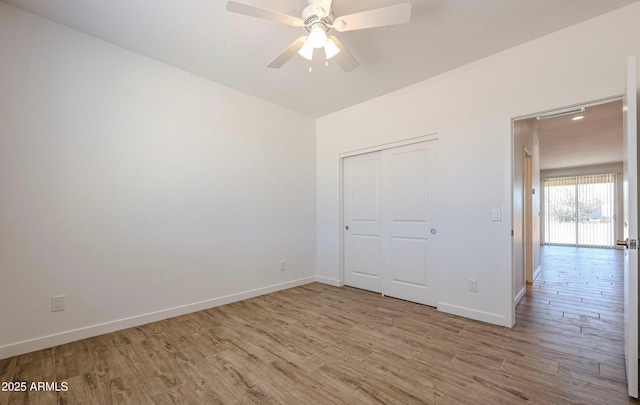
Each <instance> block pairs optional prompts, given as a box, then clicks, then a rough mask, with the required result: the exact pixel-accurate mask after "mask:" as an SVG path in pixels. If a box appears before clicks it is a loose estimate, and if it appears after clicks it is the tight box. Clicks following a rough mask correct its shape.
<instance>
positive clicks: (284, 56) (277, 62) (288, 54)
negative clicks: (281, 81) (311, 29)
mask: <svg viewBox="0 0 640 405" xmlns="http://www.w3.org/2000/svg"><path fill="white" fill-rule="evenodd" d="M306 40H307V37H306V36H301V37H300V38H298V39H296V40H295V41H293V43H292V44H291V45H289V46H288V47H287V49H285V50H284V51H282V52H281V53H280V55H278V56H276V57H275V58H274V59H273V60H272V61H271V62H269V64H268V65H267V66H268V67H270V68H276V69H277V68H279V67H281V66H282V65H284V64H285V63H287V62H288V61H289V59H291V58H293V57H294V56H295V54H296V53H298V51H299V50H300V48H302V46H303V45H304V41H306Z"/></svg>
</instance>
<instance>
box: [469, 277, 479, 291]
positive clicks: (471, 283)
mask: <svg viewBox="0 0 640 405" xmlns="http://www.w3.org/2000/svg"><path fill="white" fill-rule="evenodd" d="M469 291H470V292H478V281H477V280H474V279H472V278H470V279H469Z"/></svg>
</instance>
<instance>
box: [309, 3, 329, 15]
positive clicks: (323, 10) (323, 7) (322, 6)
mask: <svg viewBox="0 0 640 405" xmlns="http://www.w3.org/2000/svg"><path fill="white" fill-rule="evenodd" d="M331 2H332V0H313V3H312V4H313V12H314V13H316V14H317V15H318V17H320V18H322V17H326V16H328V15H329V13H330V12H331Z"/></svg>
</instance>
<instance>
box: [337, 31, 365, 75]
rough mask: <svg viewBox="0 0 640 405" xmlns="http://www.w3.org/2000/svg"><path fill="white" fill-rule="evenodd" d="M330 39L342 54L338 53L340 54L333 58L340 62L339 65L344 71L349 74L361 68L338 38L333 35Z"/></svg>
mask: <svg viewBox="0 0 640 405" xmlns="http://www.w3.org/2000/svg"><path fill="white" fill-rule="evenodd" d="M329 38H331V40H333V42H335V44H336V46H337V47H338V48H339V49H340V52H338V54H337V55H336V56H334V57H333V60H335V61H336V62H338V65H340V67H341V68H342V70H344V71H345V72H346V73H349V72H351V71H352V70H353V69H355V68H357V67H358V66H360V64H359V63H358V61H357V60H356V58H354V57H353V55H351V54H350V53H349V51H348V50H347V48H345V46H344V45H342V42H340V40H339V39H338V38H336V37H334V36H333V35H332V36H330V37H329Z"/></svg>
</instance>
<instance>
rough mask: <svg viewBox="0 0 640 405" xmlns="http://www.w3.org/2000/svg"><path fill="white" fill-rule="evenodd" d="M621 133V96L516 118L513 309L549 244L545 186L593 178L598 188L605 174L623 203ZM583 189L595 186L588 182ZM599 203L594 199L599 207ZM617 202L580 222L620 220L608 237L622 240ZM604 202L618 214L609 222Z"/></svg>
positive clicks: (596, 224) (588, 225)
mask: <svg viewBox="0 0 640 405" xmlns="http://www.w3.org/2000/svg"><path fill="white" fill-rule="evenodd" d="M622 132H623V128H622V101H621V98H619V97H616V98H611V99H606V100H601V101H596V102H592V103H589V104H584V105H580V106H574V107H568V108H564V109H561V110H555V111H550V112H546V113H539V114H535V115H530V116H526V117H522V118H518V119H514V121H513V148H514V149H513V156H514V158H513V274H514V297H513V299H514V305H517V303H518V302H519V301H520V300H521V299H522V297H523V296H524V295H525V294H526V286H527V284H530V283H532V282H533V281H534V280H535V279H536V277H537V276H538V275H539V273H540V271H541V269H542V267H541V263H540V248H541V246H543V245H545V244H549V243H550V241H548V240H546V239H545V235H548V234H549V230H550V229H547V227H549V222H548V221H544V218H545V214H547V213H546V212H545V204H544V202H545V198H547V196H545V193H544V191H545V187H544V185H545V183H546V182H547V184H549V183H548V181H549V180H553V179H558V178H569V177H574V178H575V177H579V176H592V177H589V179H591V180H589V181H588V182H587V183H589V182H591V183H594V184H595V183H599V180H598V181H596V180H597V179H600V178H601V177H602V176H603V175H604V176H605V177H606V178H607V179H614V180H613V182H614V183H613V185H614V186H615V190H616V193H617V194H616V195H615V199H616V201H618V200H619V201H621V200H622V198H621V187H619V186H620V184H619V182H620V181H619V180H615V179H616V178H617V177H616V176H617V175H618V174H621V173H622ZM612 175H613V176H612ZM618 177H619V176H618ZM602 178H604V177H602ZM593 179H596V180H593ZM583 183H584V182H583ZM580 187H582V188H585V187H586V188H589V187H590V186H588V185H587V184H586V183H585V185H581V186H580ZM607 187H610V186H607ZM586 188H585V189H586ZM591 188H592V187H591ZM598 198H599V197H598ZM596 199H597V198H595V199H594V201H592V202H594V204H595V200H596ZM616 201H606V202H605V201H604V200H603V201H600V200H598V204H599V205H598V204H596V205H598V207H597V209H596V208H593V207H592V208H593V209H592V210H591V211H592V212H591V213H585V214H584V215H582V216H581V217H580V218H579V220H581V221H582V222H583V224H582V225H583V226H582V227H583V228H584V229H593V230H596V229H600V228H603V226H602V224H603V223H604V222H606V221H607V220H611V221H615V224H614V225H613V228H611V227H610V228H608V229H614V231H613V233H614V235H608V236H607V237H608V238H612V237H613V238H617V239H621V234H620V232H621V229H622V227H621V226H620V222H621V220H622V219H621V215H618V212H619V210H620V204H619V203H617V202H616ZM603 204H604V205H606V207H605V208H606V209H607V210H614V211H613V214H609V215H608V218H604V217H602V215H600V214H602V211H603V210H605V208H603V207H604V205H603ZM592 205H593V204H592ZM594 207H595V205H594ZM585 212H586V211H585ZM596 217H597V218H596ZM609 232H611V231H610V230H609ZM594 240H595V239H594ZM608 246H609V247H610V246H611V244H609V245H608Z"/></svg>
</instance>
